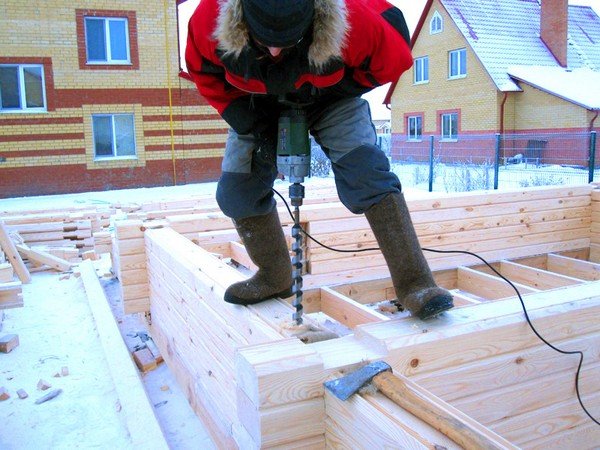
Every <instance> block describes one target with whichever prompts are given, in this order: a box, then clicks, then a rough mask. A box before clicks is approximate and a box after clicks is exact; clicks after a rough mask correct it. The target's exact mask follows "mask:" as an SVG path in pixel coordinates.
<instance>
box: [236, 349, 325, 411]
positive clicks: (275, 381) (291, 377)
mask: <svg viewBox="0 0 600 450" xmlns="http://www.w3.org/2000/svg"><path fill="white" fill-rule="evenodd" d="M235 366H236V371H235V373H236V381H237V384H238V387H239V388H240V389H241V391H242V392H244V394H245V395H246V396H247V398H248V400H249V401H250V402H251V403H252V404H253V405H256V407H257V408H271V407H275V406H281V405H285V404H287V403H293V402H299V401H303V400H309V399H313V398H320V397H322V396H323V384H322V370H323V361H322V360H321V358H320V357H319V355H318V354H317V352H316V351H315V350H314V349H313V348H312V346H310V345H305V344H303V343H301V342H300V341H299V340H298V339H295V338H287V339H284V340H281V341H277V342H271V343H265V344H259V345H248V346H242V347H240V348H239V349H238V352H237V355H236V359H235Z"/></svg>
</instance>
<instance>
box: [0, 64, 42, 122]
mask: <svg viewBox="0 0 600 450" xmlns="http://www.w3.org/2000/svg"><path fill="white" fill-rule="evenodd" d="M0 111H3V112H16V111H28V112H39V111H46V87H45V85H44V67H43V66H42V65H40V64H2V65H0Z"/></svg>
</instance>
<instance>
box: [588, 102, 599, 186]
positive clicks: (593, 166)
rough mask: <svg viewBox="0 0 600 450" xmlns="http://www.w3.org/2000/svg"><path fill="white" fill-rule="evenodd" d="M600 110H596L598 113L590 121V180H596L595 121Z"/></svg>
mask: <svg viewBox="0 0 600 450" xmlns="http://www.w3.org/2000/svg"><path fill="white" fill-rule="evenodd" d="M599 114H600V111H598V110H596V114H594V117H593V118H592V120H591V121H590V128H589V135H590V162H589V164H588V165H589V169H590V173H589V182H590V183H592V182H593V181H594V171H595V169H596V132H595V131H594V122H595V121H596V119H597V118H598V115H599Z"/></svg>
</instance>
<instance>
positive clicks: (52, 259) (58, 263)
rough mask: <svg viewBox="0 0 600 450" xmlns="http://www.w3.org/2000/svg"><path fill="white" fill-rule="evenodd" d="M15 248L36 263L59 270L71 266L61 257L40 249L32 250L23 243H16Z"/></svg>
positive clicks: (70, 267)
mask: <svg viewBox="0 0 600 450" xmlns="http://www.w3.org/2000/svg"><path fill="white" fill-rule="evenodd" d="M16 248H17V250H18V251H19V253H20V254H21V255H22V256H24V257H25V258H27V259H29V260H30V261H34V262H36V263H38V264H45V265H47V266H49V267H52V268H53V269H56V270H58V271H59V272H67V271H69V270H71V269H72V268H73V265H72V264H71V263H70V262H69V261H65V260H64V259H62V258H59V257H57V256H54V255H51V254H50V253H48V252H45V251H42V250H34V249H32V248H29V247H28V246H27V245H24V244H17V245H16Z"/></svg>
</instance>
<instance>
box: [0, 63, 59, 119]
mask: <svg viewBox="0 0 600 450" xmlns="http://www.w3.org/2000/svg"><path fill="white" fill-rule="evenodd" d="M0 67H17V68H18V69H19V103H20V104H21V107H20V108H4V107H3V106H2V92H1V91H0V113H1V114H15V113H37V112H46V111H47V110H48V103H47V101H46V78H45V74H44V66H43V65H42V64H0ZM27 67H36V68H40V69H41V82H42V100H43V101H44V106H42V107H27V97H26V92H25V75H24V72H23V70H24V69H25V68H27Z"/></svg>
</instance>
